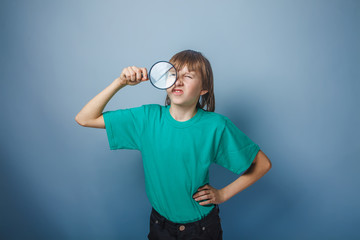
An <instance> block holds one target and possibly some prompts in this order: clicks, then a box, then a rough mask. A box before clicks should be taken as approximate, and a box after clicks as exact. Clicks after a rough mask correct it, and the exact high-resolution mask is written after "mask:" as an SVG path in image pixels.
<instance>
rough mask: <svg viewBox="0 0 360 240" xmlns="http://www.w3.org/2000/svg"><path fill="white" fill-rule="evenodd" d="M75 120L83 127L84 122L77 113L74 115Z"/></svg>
mask: <svg viewBox="0 0 360 240" xmlns="http://www.w3.org/2000/svg"><path fill="white" fill-rule="evenodd" d="M75 121H76V122H77V123H78V124H79V125H80V126H83V127H85V122H84V121H83V120H82V119H81V118H79V115H76V116H75Z"/></svg>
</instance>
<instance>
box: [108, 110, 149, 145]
mask: <svg viewBox="0 0 360 240" xmlns="http://www.w3.org/2000/svg"><path fill="white" fill-rule="evenodd" d="M144 107H145V106H144V105H143V106H141V107H135V108H128V109H119V110H115V111H106V112H104V113H103V117H104V122H105V128H106V134H107V138H108V141H109V146H110V149H111V150H115V149H134V150H140V148H141V141H140V140H141V139H140V136H141V133H142V130H143V126H144V119H145V108H144Z"/></svg>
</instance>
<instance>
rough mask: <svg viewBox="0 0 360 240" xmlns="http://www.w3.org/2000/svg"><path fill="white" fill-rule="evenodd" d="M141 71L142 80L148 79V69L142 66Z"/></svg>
mask: <svg viewBox="0 0 360 240" xmlns="http://www.w3.org/2000/svg"><path fill="white" fill-rule="evenodd" d="M140 70H141V73H142V76H143V77H142V80H148V76H147V70H146V68H140Z"/></svg>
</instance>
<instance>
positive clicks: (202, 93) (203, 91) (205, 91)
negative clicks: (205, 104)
mask: <svg viewBox="0 0 360 240" xmlns="http://www.w3.org/2000/svg"><path fill="white" fill-rule="evenodd" d="M207 92H208V90H201V92H200V96H202V95H205V94H206V93H207Z"/></svg>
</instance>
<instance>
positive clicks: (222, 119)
mask: <svg viewBox="0 0 360 240" xmlns="http://www.w3.org/2000/svg"><path fill="white" fill-rule="evenodd" d="M202 111H203V118H204V119H205V120H208V121H211V122H213V123H216V124H219V125H225V124H226V123H227V122H228V121H230V119H229V118H228V117H226V116H224V115H222V114H220V113H216V112H208V111H205V110H202Z"/></svg>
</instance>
